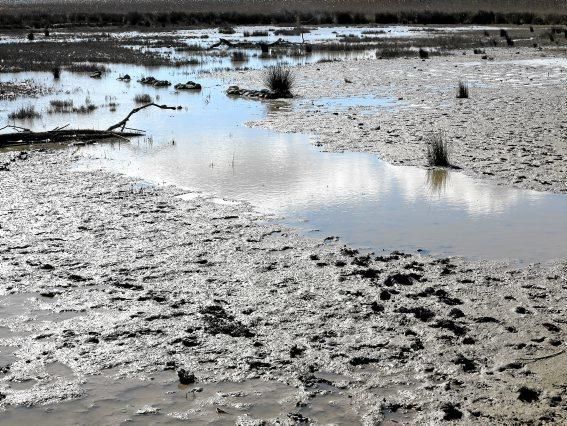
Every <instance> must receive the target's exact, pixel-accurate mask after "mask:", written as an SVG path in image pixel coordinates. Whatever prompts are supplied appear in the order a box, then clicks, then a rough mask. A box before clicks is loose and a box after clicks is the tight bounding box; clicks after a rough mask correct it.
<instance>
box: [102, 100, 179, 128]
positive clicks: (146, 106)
mask: <svg viewBox="0 0 567 426" xmlns="http://www.w3.org/2000/svg"><path fill="white" fill-rule="evenodd" d="M151 106H155V107H156V108H160V109H172V110H176V109H177V108H176V107H172V106H167V105H158V104H156V103H153V102H152V103H151V104H146V105H142V106H141V107H138V108H134V109H133V110H132V111H130V113H129V114H128V115H127V116H126V118H124V119H123V120H121V121H119V122H118V123H116V124H114V125H113V126H110V127H109V128H108V129H107V132H112V131H113V130H115V129H118V128H119V127H122V129H121V130H122V131H124V128H125V127H126V123H127V122H128V120H130V117H132V116H133V115H134V114H136V113H137V112H139V111H141V110H143V109H144V108H148V107H151Z"/></svg>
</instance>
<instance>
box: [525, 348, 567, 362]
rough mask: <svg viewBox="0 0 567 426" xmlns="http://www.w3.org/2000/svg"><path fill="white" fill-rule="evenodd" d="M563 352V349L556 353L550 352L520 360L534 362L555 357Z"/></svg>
mask: <svg viewBox="0 0 567 426" xmlns="http://www.w3.org/2000/svg"><path fill="white" fill-rule="evenodd" d="M564 353H565V350H562V351H559V352H556V353H554V354H551V355H544V356H540V357H537V358H523V359H521V360H522V361H524V362H536V361H542V360H544V359H550V358H555V357H556V356H559V355H561V354H564Z"/></svg>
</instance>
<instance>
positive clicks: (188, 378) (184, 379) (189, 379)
mask: <svg viewBox="0 0 567 426" xmlns="http://www.w3.org/2000/svg"><path fill="white" fill-rule="evenodd" d="M177 376H179V383H181V384H182V385H190V384H192V383H195V375H194V374H193V373H190V372H188V371H185V370H184V369H183V368H182V369H181V370H179V371H178V372H177Z"/></svg>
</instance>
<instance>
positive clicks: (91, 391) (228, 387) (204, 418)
mask: <svg viewBox="0 0 567 426" xmlns="http://www.w3.org/2000/svg"><path fill="white" fill-rule="evenodd" d="M57 371H58V373H60V374H57V376H58V379H59V380H75V377H74V376H73V375H72V374H71V373H69V372H66V371H65V369H63V368H60V369H59V370H57ZM112 373H113V372H112V371H108V372H107V373H106V374H103V375H101V376H88V377H85V378H83V380H84V384H83V387H84V389H85V390H86V393H87V396H85V397H84V398H82V399H79V400H76V401H70V402H64V403H61V404H58V405H54V404H51V405H47V406H36V407H20V408H10V409H8V411H6V412H4V413H2V420H3V421H5V422H8V423H11V422H17V423H18V424H48V425H71V424H77V423H76V420H73V419H79V418H80V419H81V424H101V423H103V424H124V423H132V422H134V423H135V424H148V425H149V424H188V423H189V424H203V425H233V424H240V423H239V421H240V422H243V421H244V422H245V421H252V420H254V419H275V418H279V419H280V420H283V419H288V418H289V415H290V414H291V413H296V414H300V415H302V416H305V417H309V418H310V419H311V420H312V421H314V422H317V423H318V424H349V425H359V424H362V423H361V422H360V416H359V415H358V413H357V412H356V410H355V409H354V406H353V403H352V399H351V395H349V394H348V392H345V391H342V390H341V389H340V388H338V387H336V386H335V385H334V384H317V385H315V386H314V387H313V388H310V389H309V391H311V392H310V395H309V396H307V394H306V392H304V391H303V390H300V389H298V388H295V387H292V386H289V385H286V384H284V383H280V382H276V381H262V380H258V379H252V380H248V381H245V382H242V383H234V382H221V383H210V384H208V383H199V384H195V385H189V386H184V385H181V384H179V382H178V380H177V374H176V373H175V371H166V372H160V373H156V374H153V375H152V377H151V379H150V380H138V379H137V378H135V377H129V378H124V377H121V376H119V375H118V374H112ZM323 376H325V374H321V375H320V377H323ZM330 376H332V377H333V379H332V380H331V381H333V382H334V381H336V380H339V381H344V379H348V378H344V376H337V375H334V374H333V375H330ZM327 380H328V379H327ZM11 387H13V388H14V389H17V391H19V392H33V382H25V383H13V384H12V386H11ZM109 388H110V389H113V393H112V395H111V396H109V395H108V389H109ZM400 390H401V389H398V388H395V389H383V388H381V389H378V390H376V391H375V392H374V393H375V394H376V395H377V397H380V396H382V397H389V396H390V395H391V393H397V392H399V391H400ZM298 402H301V404H299V405H298ZM384 414H385V420H386V421H390V422H392V424H398V422H403V423H405V422H408V421H410V420H411V418H412V416H413V414H414V413H412V412H409V411H406V410H402V409H400V410H397V411H396V412H386V413H384Z"/></svg>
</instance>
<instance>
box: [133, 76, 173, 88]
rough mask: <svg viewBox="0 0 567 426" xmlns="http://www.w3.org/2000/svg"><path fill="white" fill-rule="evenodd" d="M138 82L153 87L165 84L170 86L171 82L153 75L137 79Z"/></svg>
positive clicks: (164, 85)
mask: <svg viewBox="0 0 567 426" xmlns="http://www.w3.org/2000/svg"><path fill="white" fill-rule="evenodd" d="M138 83H141V84H146V85H148V86H154V87H167V86H171V83H170V82H169V81H167V80H158V79H157V78H155V77H143V78H141V79H140V80H138Z"/></svg>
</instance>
